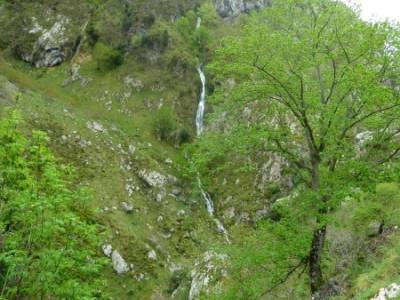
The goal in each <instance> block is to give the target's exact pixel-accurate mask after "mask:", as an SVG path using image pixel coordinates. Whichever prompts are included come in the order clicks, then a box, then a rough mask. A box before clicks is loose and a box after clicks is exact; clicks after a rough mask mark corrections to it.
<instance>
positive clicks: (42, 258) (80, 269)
mask: <svg viewBox="0 0 400 300" xmlns="http://www.w3.org/2000/svg"><path fill="white" fill-rule="evenodd" d="M47 142H48V138H47V136H46V135H45V134H44V133H43V132H38V131H35V132H33V133H32V136H31V137H30V138H25V137H24V135H23V134H22V132H21V129H20V119H19V117H18V114H17V113H12V114H11V115H10V116H9V117H7V118H6V119H2V120H1V121H0V207H1V210H0V227H1V233H0V237H1V243H0V285H1V287H2V289H1V295H0V298H2V299H95V298H100V297H101V282H100V281H99V272H100V271H101V269H102V262H101V259H100V258H99V256H98V254H99V253H98V252H99V251H98V247H99V231H98V227H97V225H96V224H95V223H94V222H93V221H91V218H92V217H91V213H90V210H89V209H88V201H89V199H90V197H89V195H88V193H87V192H85V191H84V190H83V189H81V188H77V187H74V186H73V185H72V182H71V180H72V179H73V174H72V170H71V169H70V168H69V167H66V166H63V165H60V164H59V163H58V162H57V161H56V159H55V158H54V156H53V155H52V154H51V152H50V151H49V149H48V148H47Z"/></svg>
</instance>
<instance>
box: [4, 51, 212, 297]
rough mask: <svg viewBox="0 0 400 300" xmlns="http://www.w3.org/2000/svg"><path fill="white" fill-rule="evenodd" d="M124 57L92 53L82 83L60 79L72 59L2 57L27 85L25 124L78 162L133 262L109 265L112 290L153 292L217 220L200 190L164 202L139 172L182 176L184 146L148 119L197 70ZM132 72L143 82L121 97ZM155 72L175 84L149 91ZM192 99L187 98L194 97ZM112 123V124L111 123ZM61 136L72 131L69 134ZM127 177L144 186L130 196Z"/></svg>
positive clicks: (112, 235)
mask: <svg viewBox="0 0 400 300" xmlns="http://www.w3.org/2000/svg"><path fill="white" fill-rule="evenodd" d="M126 61H127V63H126V64H124V65H123V66H122V67H120V68H119V69H117V70H114V71H112V72H109V73H107V74H100V73H98V72H97V71H96V70H95V65H94V63H92V62H91V61H90V59H88V61H87V62H86V63H84V64H83V68H82V71H81V73H82V75H83V76H88V77H90V78H91V79H92V80H91V81H90V83H89V84H88V85H87V86H86V87H84V88H82V87H81V86H80V84H79V83H73V84H70V85H68V86H66V87H63V86H62V83H63V82H64V80H65V79H67V78H68V76H69V75H68V68H69V67H68V65H67V64H65V65H63V66H61V67H58V68H53V69H48V70H34V69H32V68H31V67H30V66H27V65H26V64H24V63H21V62H18V61H14V60H13V59H12V58H10V57H7V60H5V59H4V58H0V70H1V73H2V75H5V76H6V77H7V78H8V79H9V80H10V81H11V82H13V83H14V84H16V85H17V86H18V87H20V88H21V89H22V90H23V95H22V97H21V98H20V100H19V103H18V106H19V107H20V109H21V110H22V111H23V113H24V115H25V118H26V120H27V121H28V125H29V126H32V127H34V128H40V129H43V130H46V131H48V132H49V135H50V136H51V138H52V147H53V149H55V150H56V152H57V153H58V154H59V156H60V157H61V158H63V159H64V160H65V161H66V162H68V163H72V164H73V165H74V166H75V167H77V168H78V170H79V173H80V174H81V178H80V180H81V182H82V183H84V184H88V185H89V186H90V187H91V188H92V189H93V190H94V195H95V201H94V203H93V205H94V208H95V209H96V210H97V211H98V216H99V219H100V220H101V222H102V223H103V224H104V225H105V228H106V230H107V236H108V237H109V241H110V242H111V243H112V244H113V246H114V247H116V248H117V249H119V250H120V252H121V253H122V254H123V256H124V258H126V259H127V261H128V262H129V263H133V264H134V270H135V274H129V275H127V276H123V277H118V276H115V275H114V273H113V272H112V270H111V266H110V268H108V270H107V271H106V275H107V276H106V279H107V286H108V291H109V292H110V294H111V296H112V298H113V299H146V298H150V295H154V294H157V293H159V294H162V293H164V292H165V290H166V289H167V288H168V284H169V280H170V277H171V275H172V274H171V272H170V271H169V270H168V266H167V264H166V261H167V257H170V260H171V261H173V262H175V263H177V264H183V265H190V264H191V261H192V259H193V258H194V257H196V256H197V255H198V254H199V253H200V252H202V251H203V249H205V248H207V246H208V245H209V242H210V241H211V240H213V239H218V237H216V236H213V235H211V236H210V234H209V233H210V231H211V232H213V230H214V229H213V228H214V227H213V224H212V223H210V222H209V220H208V218H207V217H206V214H205V212H204V210H202V209H198V208H199V205H200V206H201V204H200V203H201V202H200V200H199V197H198V195H193V196H191V195H187V194H185V195H183V196H182V197H181V198H182V199H180V200H181V201H176V200H175V199H173V198H171V197H167V198H166V200H164V201H163V202H162V203H157V202H156V201H154V200H153V199H152V197H153V196H152V195H151V193H150V190H148V189H147V188H146V187H145V186H144V185H143V183H142V182H141V181H140V180H139V179H138V177H137V176H136V173H137V171H138V170H141V169H149V170H159V171H161V172H165V173H169V174H173V175H175V176H179V174H180V172H179V168H180V165H182V161H183V157H182V155H181V153H180V150H179V149H175V148H174V147H171V146H168V145H166V144H164V143H160V142H159V141H157V140H156V139H155V138H154V136H153V134H152V128H151V120H152V114H153V113H154V111H155V110H156V107H157V106H158V104H159V99H160V97H163V98H164V103H166V104H165V105H169V104H172V102H173V100H174V99H176V98H179V95H177V93H179V90H180V89H181V90H182V89H186V88H187V86H188V84H190V85H192V86H193V85H194V86H197V78H196V77H195V74H196V73H194V74H193V78H188V79H187V80H185V81H182V80H174V78H169V77H168V76H171V75H169V74H166V73H163V72H162V71H160V69H157V68H149V67H146V68H144V67H143V66H141V65H140V64H139V63H137V62H135V60H134V59H127V60H126ZM10 62H11V63H10ZM131 70H135V71H131ZM128 74H129V75H130V76H131V77H133V78H135V79H139V78H140V79H141V80H142V82H143V83H144V89H143V91H141V92H136V91H134V92H132V96H131V97H129V98H128V99H127V100H126V101H125V102H126V104H121V102H120V101H119V100H118V99H119V96H120V95H121V94H122V93H123V91H124V89H125V88H124V86H123V78H124V76H126V75H128ZM138 76H140V77H138ZM155 78H156V79H157V80H158V81H161V84H163V81H164V79H165V80H166V81H167V82H168V81H173V82H174V83H175V84H174V87H173V88H171V87H169V86H167V87H166V89H165V91H163V92H157V91H152V85H153V83H154V79H155ZM110 95H111V96H110ZM110 99H112V100H113V103H112V105H111V109H110V108H109V105H106V103H107V102H108V101H110ZM195 100H196V99H186V101H192V102H193V103H195ZM152 101H153V103H154V105H150V107H151V108H148V107H147V106H146V105H145V104H146V103H149V102H150V103H151V102H152ZM147 105H148V104H147ZM153 107H154V108H153ZM193 109H195V106H193ZM128 111H129V112H128ZM188 114H189V112H188ZM93 120H96V121H98V122H100V123H101V124H103V125H104V127H106V128H107V130H108V131H107V133H101V134H99V133H94V132H92V131H91V130H89V129H88V128H87V126H86V122H87V121H93ZM112 127H115V129H114V130H112V129H111V128H112ZM62 136H67V137H68V138H67V140H66V141H65V140H64V139H63V137H62ZM78 136H80V137H81V138H83V139H84V140H87V141H90V142H91V143H92V146H88V147H84V148H82V147H80V146H79V145H78V143H79V138H78ZM130 144H132V145H135V147H136V148H137V149H138V150H137V151H136V152H135V154H134V155H131V154H127V153H128V147H129V145H130ZM149 144H151V146H149ZM118 145H121V146H120V147H119V146H118ZM120 149H123V150H120ZM167 158H170V159H172V160H173V162H174V163H173V164H172V165H171V166H170V165H168V164H166V163H165V160H166V159H167ZM121 161H125V162H127V161H131V163H132V170H130V171H126V170H121V167H120V166H121ZM128 178H132V180H133V183H134V184H135V186H140V188H141V191H139V192H135V193H134V194H133V196H132V197H131V198H129V197H128V195H127V192H126V191H125V184H126V180H127V179H128ZM189 197H194V198H193V199H194V200H193V201H194V202H193V201H188V199H189ZM122 201H131V202H132V203H133V204H134V206H135V209H137V212H135V213H133V214H131V215H128V214H126V213H125V212H123V211H121V210H120V209H119V207H120V203H121V202H122ZM114 206H115V207H117V208H118V210H116V211H112V212H108V213H102V212H101V209H102V208H104V207H108V208H110V209H111V210H112V207H114ZM181 209H184V210H185V211H186V212H187V213H186V217H183V218H181V217H178V216H177V211H178V210H181ZM160 215H162V216H163V217H164V221H163V222H161V223H158V222H157V221H156V220H157V218H158V217H159V216H160ZM194 222H195V223H196V224H195V225H194V224H193V223H194ZM171 229H173V230H175V232H174V233H173V235H172V238H171V239H165V238H163V237H161V235H160V233H161V232H163V231H165V230H171ZM117 232H118V234H117ZM186 232H191V236H192V239H189V238H184V237H183V235H184V234H185V233H186ZM147 245H148V246H150V247H151V248H153V249H155V250H156V252H157V254H158V256H159V259H158V260H157V261H156V262H153V261H151V260H149V259H148V258H147V252H148V249H147ZM140 273H144V274H145V276H146V279H145V280H144V281H143V282H137V281H136V280H135V279H134V278H133V277H134V276H138V275H139V274H140ZM125 287H127V288H125Z"/></svg>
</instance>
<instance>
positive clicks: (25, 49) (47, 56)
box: [0, 0, 89, 68]
mask: <svg viewBox="0 0 400 300" xmlns="http://www.w3.org/2000/svg"><path fill="white" fill-rule="evenodd" d="M56 2H57V3H54V5H51V6H50V5H48V4H46V3H43V1H17V3H16V4H13V5H5V6H3V7H2V9H0V21H1V20H3V23H4V20H5V19H6V20H9V21H8V22H5V23H4V24H3V23H2V24H0V25H1V26H0V35H1V36H2V41H1V42H2V43H3V47H9V48H10V49H11V50H12V51H13V52H14V53H15V54H16V55H17V56H18V57H20V58H21V59H22V60H24V61H26V62H29V63H31V64H32V65H33V66H35V67H37V68H41V67H53V66H56V65H59V64H61V63H62V62H64V61H65V60H66V59H68V58H70V57H71V56H72V55H73V53H74V51H75V48H76V46H77V43H78V41H79V39H80V37H81V33H82V31H83V28H84V26H85V24H86V23H87V21H88V18H89V8H88V6H87V5H86V4H85V2H84V1H78V0H69V1H56ZM9 16H12V17H11V18H10V17H9Z"/></svg>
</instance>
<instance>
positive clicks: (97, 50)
mask: <svg viewBox="0 0 400 300" xmlns="http://www.w3.org/2000/svg"><path fill="white" fill-rule="evenodd" d="M93 55H94V58H95V59H96V61H97V68H98V69H99V70H102V71H106V70H112V69H115V68H116V67H118V66H120V65H121V64H122V63H123V56H122V53H121V51H119V50H116V49H112V48H110V47H108V46H106V45H104V44H103V43H100V42H98V43H96V46H95V47H94V50H93Z"/></svg>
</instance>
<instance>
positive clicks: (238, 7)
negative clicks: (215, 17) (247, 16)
mask: <svg viewBox="0 0 400 300" xmlns="http://www.w3.org/2000/svg"><path fill="white" fill-rule="evenodd" d="M214 5H215V8H216V9H217V11H218V13H219V15H220V16H221V17H223V18H232V17H237V16H238V15H240V14H241V13H243V12H249V11H251V10H254V9H261V8H264V7H267V6H269V5H271V0H214Z"/></svg>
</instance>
